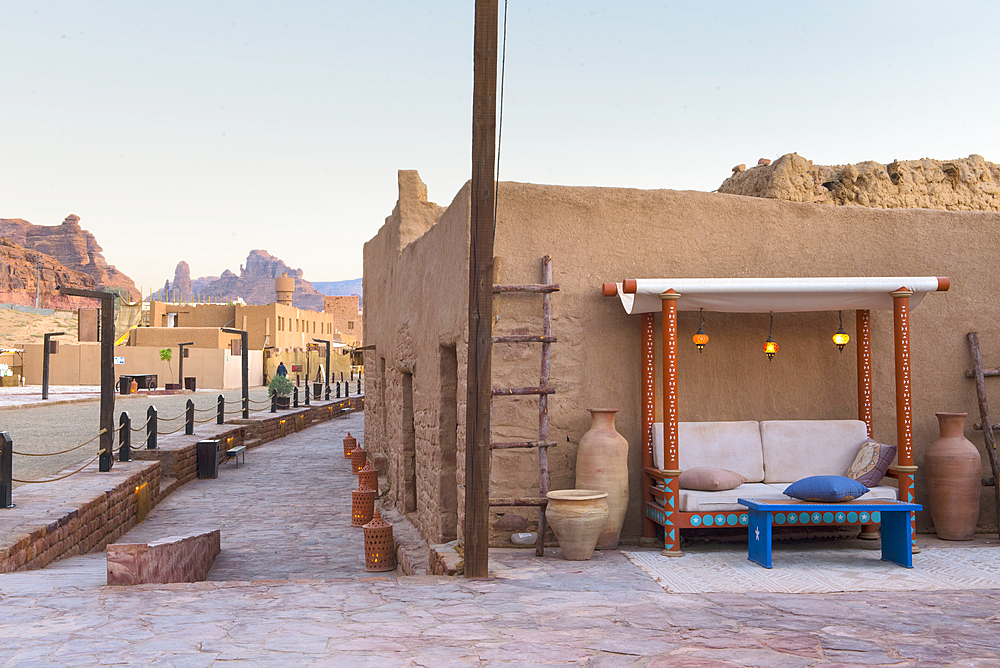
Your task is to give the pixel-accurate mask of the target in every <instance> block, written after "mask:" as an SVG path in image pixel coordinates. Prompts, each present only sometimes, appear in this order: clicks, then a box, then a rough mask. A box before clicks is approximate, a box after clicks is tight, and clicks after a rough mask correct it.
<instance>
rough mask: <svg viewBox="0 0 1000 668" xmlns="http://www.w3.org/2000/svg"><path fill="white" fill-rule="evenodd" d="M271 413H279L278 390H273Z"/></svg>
mask: <svg viewBox="0 0 1000 668" xmlns="http://www.w3.org/2000/svg"><path fill="white" fill-rule="evenodd" d="M271 412H272V413H277V412H278V392H277V391H276V390H271Z"/></svg>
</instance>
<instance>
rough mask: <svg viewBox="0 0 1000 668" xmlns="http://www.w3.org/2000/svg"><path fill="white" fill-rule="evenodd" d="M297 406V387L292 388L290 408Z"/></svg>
mask: <svg viewBox="0 0 1000 668" xmlns="http://www.w3.org/2000/svg"><path fill="white" fill-rule="evenodd" d="M298 407H299V388H297V387H295V388H292V408H298Z"/></svg>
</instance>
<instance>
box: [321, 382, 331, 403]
mask: <svg viewBox="0 0 1000 668" xmlns="http://www.w3.org/2000/svg"><path fill="white" fill-rule="evenodd" d="M323 399H324V400H326V401H330V383H327V384H326V390H325V391H324V392H323Z"/></svg>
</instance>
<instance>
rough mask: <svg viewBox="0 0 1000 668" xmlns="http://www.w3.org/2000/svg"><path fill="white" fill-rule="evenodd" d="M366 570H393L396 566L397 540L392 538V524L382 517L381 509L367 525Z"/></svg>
mask: <svg viewBox="0 0 1000 668" xmlns="http://www.w3.org/2000/svg"><path fill="white" fill-rule="evenodd" d="M364 528H365V570H366V571H369V572H379V571H391V570H393V569H394V568H396V541H394V540H393V538H392V525H391V524H389V523H388V522H386V521H385V520H384V519H382V515H381V514H380V513H379V511H377V510H376V511H375V517H374V518H372V521H371V522H369V523H368V524H366V525H365V527H364Z"/></svg>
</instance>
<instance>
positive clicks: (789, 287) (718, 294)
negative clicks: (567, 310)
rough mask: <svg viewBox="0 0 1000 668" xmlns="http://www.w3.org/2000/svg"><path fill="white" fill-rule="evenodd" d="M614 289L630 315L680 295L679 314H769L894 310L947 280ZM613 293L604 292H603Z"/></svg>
mask: <svg viewBox="0 0 1000 668" xmlns="http://www.w3.org/2000/svg"><path fill="white" fill-rule="evenodd" d="M611 285H616V286H617V293H618V296H619V297H620V298H621V300H622V305H623V306H624V307H625V311H626V312H627V313H629V314H636V313H652V312H660V311H661V309H662V306H661V302H660V298H659V295H661V294H663V293H664V292H667V291H668V290H673V291H674V292H677V293H678V294H680V299H678V300H677V308H678V310H681V311H697V310H698V309H701V308H703V309H705V310H706V311H715V312H720V313H767V312H769V311H776V312H799V311H848V310H857V309H864V310H872V311H875V310H888V311H891V310H892V303H893V302H892V296H891V294H890V293H892V292H896V291H897V290H908V291H910V292H912V293H913V296H911V297H910V308H914V307H916V305H917V304H919V303H920V300H921V299H923V297H924V295H926V294H927V293H928V292H938V291H944V290H947V289H948V288H949V287H950V285H951V283H950V281H949V279H947V278H943V277H937V276H918V277H913V276H908V277H873V278H867V277H834V278H638V279H626V280H625V281H623V282H622V283H617V284H608V288H610V287H611ZM608 292H610V293H611V294H614V292H613V291H611V290H609V289H606V290H605V294H608Z"/></svg>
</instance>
